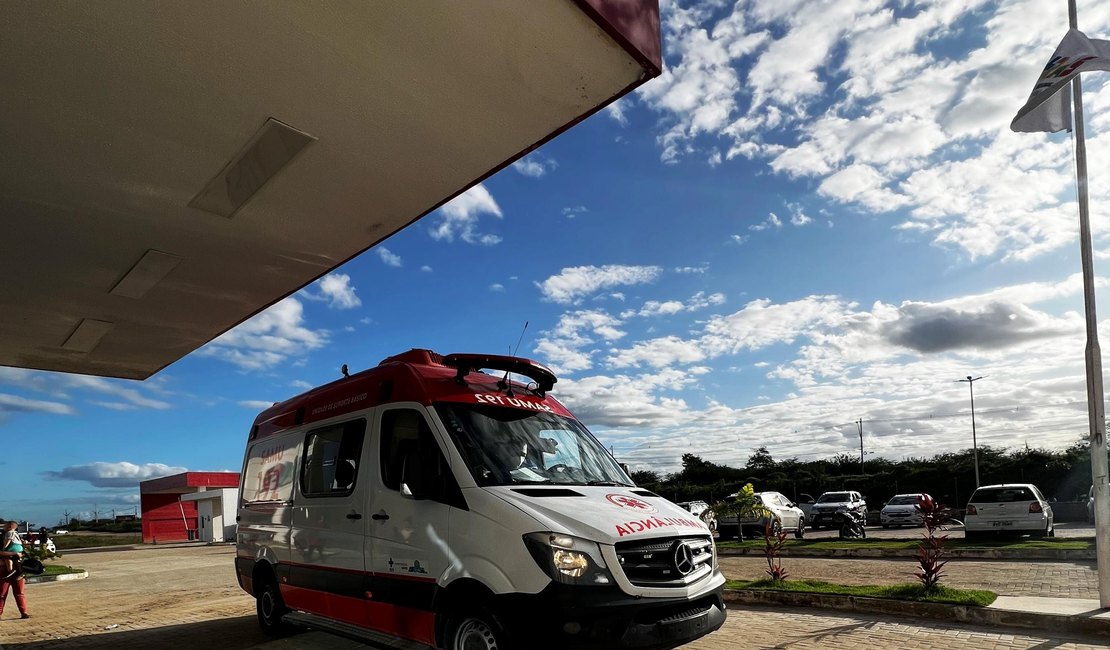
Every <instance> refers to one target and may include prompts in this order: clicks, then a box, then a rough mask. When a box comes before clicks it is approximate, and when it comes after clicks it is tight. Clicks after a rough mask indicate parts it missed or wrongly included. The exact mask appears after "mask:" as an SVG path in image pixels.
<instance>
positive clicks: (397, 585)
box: [370, 403, 465, 642]
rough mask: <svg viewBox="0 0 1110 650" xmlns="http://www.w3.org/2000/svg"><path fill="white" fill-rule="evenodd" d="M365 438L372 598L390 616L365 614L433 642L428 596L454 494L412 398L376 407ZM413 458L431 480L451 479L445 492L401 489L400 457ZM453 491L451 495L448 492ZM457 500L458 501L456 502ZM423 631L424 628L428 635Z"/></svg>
mask: <svg viewBox="0 0 1110 650" xmlns="http://www.w3.org/2000/svg"><path fill="white" fill-rule="evenodd" d="M375 422H376V425H375V427H374V429H375V436H374V438H373V440H374V445H375V450H376V451H377V456H378V462H379V465H378V467H377V469H378V471H377V472H375V474H376V475H375V477H374V494H373V497H372V498H371V508H370V519H371V521H370V536H371V538H372V540H371V541H372V556H371V557H372V559H371V568H370V570H371V571H372V572H373V584H374V589H373V593H374V601H375V602H376V603H378V604H379V606H381V605H386V604H387V605H388V607H379V610H380V611H382V612H383V613H389V614H390V615H391V618H390V619H389V620H388V621H383V620H382V619H381V618H378V617H372V620H373V619H376V620H374V623H375V624H374V627H378V628H379V629H383V628H384V629H386V630H387V631H389V632H391V633H394V634H397V635H399V636H402V637H405V638H408V639H413V640H418V641H425V642H427V641H429V639H430V640H431V641H433V642H434V617H433V615H432V598H433V596H434V594H435V589H436V581H437V578H438V577H439V576H441V575H442V574H443V573H444V571H445V570H446V569H447V564H448V540H449V536H448V530H447V523H448V518H449V513H450V510H451V507H452V506H451V505H448V503H455V504H456V505H458V503H460V502H461V501H462V493H461V492H460V491H459V490H458V485H457V483H454V476H453V475H452V474H451V472H450V469H449V468H448V466H447V461H446V459H445V457H444V456H443V453H442V451H441V450H440V447H439V444H438V443H437V442H436V439H435V436H433V434H432V429H431V427H430V424H429V421H428V418H427V415H426V412H425V410H424V407H423V406H422V405H420V404H415V403H414V404H390V405H388V406H382V407H379V409H378V412H377V415H376V416H375ZM406 462H407V463H420V464H421V465H422V469H423V471H424V472H426V475H428V476H433V477H434V480H433V481H432V482H433V483H436V484H437V485H439V484H444V485H449V486H453V488H454V489H453V491H452V492H451V496H447V495H445V494H444V493H443V492H442V491H441V490H439V489H434V490H433V492H432V494H430V495H429V496H428V498H424V499H415V498H413V497H412V496H407V495H406V494H403V493H402V473H403V472H405V471H406V470H405V469H404V466H405V463H406ZM456 496H457V499H458V500H457V501H455V497H456ZM464 507H465V506H464ZM429 635H432V636H430V637H429Z"/></svg>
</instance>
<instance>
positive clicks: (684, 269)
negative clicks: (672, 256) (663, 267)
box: [674, 264, 709, 275]
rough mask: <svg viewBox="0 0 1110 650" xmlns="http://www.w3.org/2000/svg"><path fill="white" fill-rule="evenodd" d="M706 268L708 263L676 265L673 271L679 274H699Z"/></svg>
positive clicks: (706, 269)
mask: <svg viewBox="0 0 1110 650" xmlns="http://www.w3.org/2000/svg"><path fill="white" fill-rule="evenodd" d="M708 270H709V265H708V264H703V265H701V266H676V267H675V269H674V272H675V273H680V274H688V273H696V274H699V275H700V274H703V273H705V272H706V271H708Z"/></svg>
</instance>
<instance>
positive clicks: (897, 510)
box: [879, 493, 932, 528]
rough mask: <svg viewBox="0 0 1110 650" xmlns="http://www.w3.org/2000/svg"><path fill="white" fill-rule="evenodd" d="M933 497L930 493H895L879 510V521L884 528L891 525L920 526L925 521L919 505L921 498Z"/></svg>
mask: <svg viewBox="0 0 1110 650" xmlns="http://www.w3.org/2000/svg"><path fill="white" fill-rule="evenodd" d="M923 497H925V498H930V499H931V498H932V497H930V496H929V495H928V494H921V493H915V494H895V495H894V496H892V497H891V498H890V501H887V502H886V505H885V506H883V509H882V510H880V511H879V523H880V524H882V526H883V528H890V527H891V526H920V525H922V524H923V523H924V522H923V520H922V518H921V510H920V509H919V508H918V507H917V503H918V500H919V499H921V498H923Z"/></svg>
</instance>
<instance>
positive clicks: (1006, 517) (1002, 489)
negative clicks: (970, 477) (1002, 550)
mask: <svg viewBox="0 0 1110 650" xmlns="http://www.w3.org/2000/svg"><path fill="white" fill-rule="evenodd" d="M997 533H1017V534H1023V533H1024V534H1030V535H1034V536H1036V537H1053V536H1055V535H1056V530H1055V528H1054V527H1053V523H1052V506H1050V505H1049V504H1048V500H1047V499H1045V498H1044V495H1043V494H1041V491H1040V490H1038V489H1037V486H1035V485H1033V484H1032V483H1006V484H1003V485H985V486H983V487H981V488H979V489H978V490H975V493H974V494H972V495H971V500H970V501H969V502H968V504H967V512H965V513H964V537H966V538H968V539H971V538H974V537H982V536H984V535H989V534H997Z"/></svg>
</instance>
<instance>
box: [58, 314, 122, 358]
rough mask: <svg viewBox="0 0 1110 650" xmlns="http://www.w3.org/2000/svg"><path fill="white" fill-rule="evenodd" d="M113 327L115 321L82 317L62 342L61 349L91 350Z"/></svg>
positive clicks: (73, 350)
mask: <svg viewBox="0 0 1110 650" xmlns="http://www.w3.org/2000/svg"><path fill="white" fill-rule="evenodd" d="M113 327H115V323H109V322H108V321H103V320H93V319H91V318H84V319H82V320H81V322H80V323H78V324H77V329H75V330H73V333H72V334H70V335H69V338H68V339H66V342H65V343H63V344H62V349H63V350H69V351H71V352H92V351H93V348H95V347H96V346H97V345H99V344H100V339H102V338H104V335H105V334H107V333H108V332H110V331H111V330H112V328H113Z"/></svg>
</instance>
